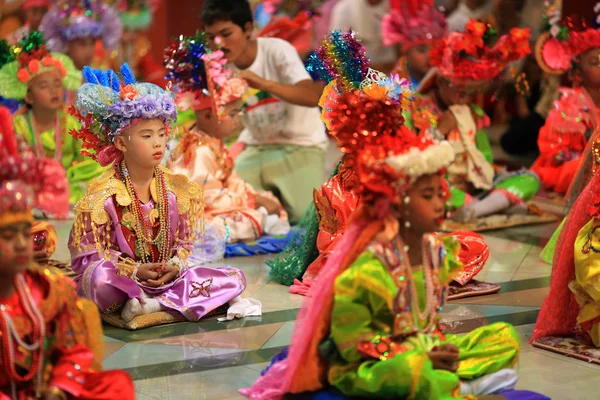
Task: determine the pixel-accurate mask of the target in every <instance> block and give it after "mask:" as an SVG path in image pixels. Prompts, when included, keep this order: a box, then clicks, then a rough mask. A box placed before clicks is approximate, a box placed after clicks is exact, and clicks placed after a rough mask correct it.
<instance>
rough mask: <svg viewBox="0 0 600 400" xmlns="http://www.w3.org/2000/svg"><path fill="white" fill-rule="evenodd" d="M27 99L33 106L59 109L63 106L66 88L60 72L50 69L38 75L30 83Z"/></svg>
mask: <svg viewBox="0 0 600 400" xmlns="http://www.w3.org/2000/svg"><path fill="white" fill-rule="evenodd" d="M28 89H29V90H28V93H27V97H26V98H25V100H26V101H27V102H28V103H29V104H31V105H32V106H33V107H40V108H44V109H47V110H58V109H59V108H61V107H62V106H63V102H64V97H65V90H64V87H63V82H62V79H61V77H60V74H59V73H58V72H56V71H49V72H46V73H43V74H40V75H38V76H36V77H35V78H34V79H33V80H32V81H31V82H30V83H29V88H28Z"/></svg>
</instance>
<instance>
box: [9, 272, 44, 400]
mask: <svg viewBox="0 0 600 400" xmlns="http://www.w3.org/2000/svg"><path fill="white" fill-rule="evenodd" d="M15 287H16V289H17V293H18V296H19V298H20V300H21V304H23V308H24V309H25V315H27V317H28V318H29V319H30V320H31V324H32V326H33V328H32V341H31V344H29V343H25V342H24V340H23V339H22V338H21V337H20V336H19V333H18V332H17V330H16V328H15V325H14V323H13V320H12V318H11V317H10V314H9V313H8V310H7V309H6V307H5V306H4V305H0V333H1V335H0V336H2V359H3V361H2V365H3V366H4V372H5V373H6V374H7V375H8V377H9V379H10V383H11V389H12V394H13V398H14V399H16V398H17V395H16V384H17V383H23V382H28V381H30V380H32V379H33V378H34V377H35V376H37V378H36V380H37V382H36V396H37V398H40V397H41V390H42V382H43V371H44V368H43V365H44V340H45V339H46V323H45V320H44V317H43V315H42V314H41V313H40V310H39V309H38V308H37V307H36V305H35V302H34V300H33V298H32V296H31V292H30V291H29V288H28V287H27V284H26V282H25V278H23V276H22V275H17V276H16V277H15ZM14 341H16V342H17V344H18V345H19V346H20V347H22V348H24V349H26V350H28V351H30V352H32V353H33V354H32V361H31V367H30V368H29V370H28V371H27V372H26V373H25V374H24V375H22V374H20V373H19V372H18V371H17V369H16V367H15V351H16V350H17V349H16V348H15V347H16V346H15V343H14Z"/></svg>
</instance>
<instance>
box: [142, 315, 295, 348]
mask: <svg viewBox="0 0 600 400" xmlns="http://www.w3.org/2000/svg"><path fill="white" fill-rule="evenodd" d="M283 326H284V323H283V322H282V323H276V324H266V325H258V326H252V327H248V328H239V329H227V330H224V331H213V332H204V333H196V334H192V335H185V336H175V337H171V338H165V339H153V340H145V341H142V342H137V343H138V344H162V345H169V346H184V347H207V348H223V349H229V348H232V349H244V350H258V349H260V348H261V347H263V346H264V345H265V343H267V342H268V341H269V339H271V338H272V337H273V335H275V334H276V333H277V331H279V330H280V329H281V328H282V327H283Z"/></svg>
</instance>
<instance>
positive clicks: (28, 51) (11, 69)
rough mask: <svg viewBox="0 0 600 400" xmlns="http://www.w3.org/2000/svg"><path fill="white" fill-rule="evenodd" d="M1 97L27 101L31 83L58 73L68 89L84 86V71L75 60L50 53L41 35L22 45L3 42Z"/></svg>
mask: <svg viewBox="0 0 600 400" xmlns="http://www.w3.org/2000/svg"><path fill="white" fill-rule="evenodd" d="M0 67H1V68H0V96H2V97H4V98H7V99H16V100H23V99H24V98H25V96H26V95H27V87H28V85H29V83H30V82H31V81H32V80H33V79H34V78H35V77H37V76H39V75H41V74H43V73H46V72H50V71H57V72H58V73H59V74H60V76H61V77H62V80H63V85H64V86H65V88H66V89H68V90H76V89H77V88H78V87H79V85H81V72H79V71H78V70H77V68H75V65H73V61H71V59H70V58H69V57H68V56H66V55H64V54H60V53H50V52H48V50H47V49H46V42H45V41H44V36H43V34H42V33H41V32H32V33H31V34H29V35H28V36H26V37H24V38H23V39H22V40H21V41H20V42H19V43H18V44H16V45H14V46H10V45H9V44H8V42H7V41H5V40H3V41H0Z"/></svg>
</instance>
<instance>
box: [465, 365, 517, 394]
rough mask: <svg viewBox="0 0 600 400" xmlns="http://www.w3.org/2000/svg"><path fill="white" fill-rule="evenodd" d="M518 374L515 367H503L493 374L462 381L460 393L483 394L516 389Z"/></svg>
mask: <svg viewBox="0 0 600 400" xmlns="http://www.w3.org/2000/svg"><path fill="white" fill-rule="evenodd" d="M517 380H518V375H517V371H515V370H514V369H501V370H500V371H498V372H494V373H493V374H489V375H485V376H482V377H481V378H477V379H474V380H472V381H461V382H460V393H461V394H464V395H469V394H470V395H475V396H482V395H486V394H496V393H500V392H506V391H508V390H512V389H514V387H515V385H516V384H517Z"/></svg>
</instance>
